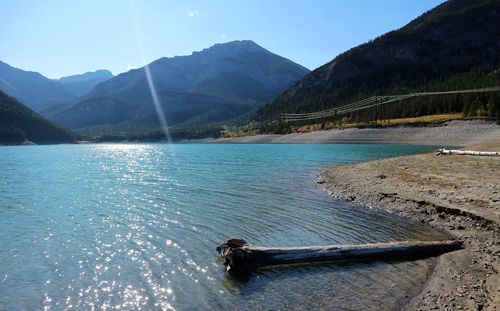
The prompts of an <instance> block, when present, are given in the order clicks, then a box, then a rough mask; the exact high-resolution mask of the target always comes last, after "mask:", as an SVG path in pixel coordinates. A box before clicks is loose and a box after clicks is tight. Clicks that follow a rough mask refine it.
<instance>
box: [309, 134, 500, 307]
mask: <svg viewBox="0 0 500 311" xmlns="http://www.w3.org/2000/svg"><path fill="white" fill-rule="evenodd" d="M453 126H454V125H453ZM488 135H489V134H486V133H483V134H482V136H481V139H479V140H482V138H484V137H486V136H488ZM496 137H497V138H498V137H500V135H497V136H496ZM429 139H431V140H432V139H433V138H432V137H429ZM468 139H469V138H468V137H466V138H465V139H464V140H463V141H464V142H465V141H466V140H468ZM457 142H459V141H458V140H453V141H451V142H450V143H449V145H459V144H457ZM465 149H467V150H479V151H500V139H499V140H493V141H488V142H483V143H480V144H476V145H472V146H468V147H467V148H465ZM316 183H317V185H318V186H319V187H321V188H323V189H324V190H325V191H327V192H328V193H329V194H330V195H332V196H334V197H337V198H340V199H345V200H347V201H351V202H354V203H356V204H362V205H366V206H369V207H373V208H379V209H383V210H386V211H389V212H393V213H397V214H399V215H402V216H405V217H410V218H412V219H415V220H417V221H420V222H423V223H428V224H429V225H432V226H435V227H437V228H440V229H443V230H445V231H447V232H448V233H449V234H451V235H452V236H453V237H455V238H456V239H459V240H461V241H462V242H463V244H464V246H465V248H464V249H462V250H460V251H456V252H452V253H447V254H444V255H442V256H440V257H439V258H438V260H437V265H436V268H435V270H434V272H433V274H432V276H431V277H430V278H429V280H428V282H427V283H426V284H425V286H424V288H423V290H422V291H421V293H420V294H418V295H417V296H416V297H414V298H412V299H411V300H410V301H409V303H408V304H407V305H406V306H405V307H404V309H405V310H500V287H499V286H500V274H499V272H500V260H499V256H500V233H499V223H500V157H480V156H460V155H452V156H436V154H435V153H431V154H422V155H415V156H406V157H397V158H391V159H384V160H379V161H373V162H367V163H361V164H354V165H344V166H337V167H333V168H331V169H328V170H326V171H323V172H321V173H320V174H319V175H318V179H317V181H316ZM353 206H354V205H353Z"/></svg>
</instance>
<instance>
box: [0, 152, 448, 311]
mask: <svg viewBox="0 0 500 311" xmlns="http://www.w3.org/2000/svg"><path fill="white" fill-rule="evenodd" d="M428 150H430V148H429V147H416V146H398V145H236V144H227V145H220V144H218V145H215V144H179V145H166V144H101V145H59V146H18V147H1V148H0V166H1V167H0V168H1V169H0V262H1V264H0V310H21V309H26V310H41V309H44V308H45V309H53V310H64V309H77V310H91V309H93V308H95V309H119V310H139V309H143V310H151V309H176V310H192V309H203V310H219V309H229V310H233V309H248V310H260V309H263V310H268V309H271V310H275V309H297V310H303V309H336V310H342V309H353V310H375V309H393V308H395V307H397V304H398V301H400V299H402V298H403V297H404V296H405V295H409V293H410V292H411V291H412V289H415V288H417V287H418V286H419V284H421V282H423V281H424V280H425V275H426V273H428V272H429V269H430V266H431V263H432V261H430V260H418V261H411V262H375V263H344V264H322V265H314V266H301V267H293V268H290V267H288V268H283V267H282V268H275V269H265V270H260V271H258V272H257V273H255V274H254V275H253V276H252V277H251V278H250V279H248V280H236V279H233V278H231V277H230V276H228V275H227V274H225V273H224V269H223V266H221V261H220V260H218V257H217V253H216V251H215V247H216V246H217V245H218V244H219V243H220V242H222V241H224V240H225V239H227V238H228V237H239V238H244V239H246V240H247V241H249V242H251V243H254V244H259V245H267V246H298V245H325V244H335V243H367V242H382V241H395V240H407V239H410V240H411V239H435V238H443V235H442V234H440V233H438V232H436V231H433V230H432V229H430V228H429V227H426V226H424V225H421V224H417V223H413V222H409V221H407V220H404V219H401V218H397V217H395V216H392V215H388V214H385V213H380V212H376V211H373V210H370V209H368V208H364V207H355V208H353V206H352V205H350V204H348V203H346V202H342V201H337V200H335V199H332V198H330V197H328V196H327V195H326V194H325V193H323V192H322V191H320V190H318V189H316V188H315V187H314V184H313V181H314V179H315V174H316V173H317V172H318V171H319V170H320V169H322V168H326V167H328V166H331V165H336V164H341V163H348V162H356V161H366V160H371V159H376V158H381V157H388V156H395V155H402V154H410V153H417V152H423V151H428ZM360 178H363V172H360Z"/></svg>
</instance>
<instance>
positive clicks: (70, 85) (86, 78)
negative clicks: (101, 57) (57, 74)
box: [57, 70, 114, 97]
mask: <svg viewBox="0 0 500 311" xmlns="http://www.w3.org/2000/svg"><path fill="white" fill-rule="evenodd" d="M113 77H114V76H113V74H112V73H111V72H110V71H109V70H96V71H92V72H90V71H89V72H86V73H83V74H78V75H73V76H67V77H62V78H60V79H58V80H57V81H59V82H60V83H61V84H62V85H64V86H65V87H66V88H67V89H68V90H69V91H70V92H71V93H73V94H75V95H76V96H78V97H80V96H83V95H85V94H87V93H88V92H90V90H92V89H93V88H94V86H96V85H97V84H99V83H101V82H104V81H106V80H109V79H111V78H113Z"/></svg>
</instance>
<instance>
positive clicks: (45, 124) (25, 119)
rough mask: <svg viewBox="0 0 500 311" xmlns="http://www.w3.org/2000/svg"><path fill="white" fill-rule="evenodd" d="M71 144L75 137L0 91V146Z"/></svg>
mask: <svg viewBox="0 0 500 311" xmlns="http://www.w3.org/2000/svg"><path fill="white" fill-rule="evenodd" d="M25 140H29V141H32V142H35V143H38V144H47V143H71V142H75V135H74V134H72V133H70V132H68V131H66V130H64V129H62V128H60V127H59V126H57V125H54V124H53V123H52V122H50V121H48V120H47V119H45V118H44V117H42V116H41V115H39V114H37V113H36V112H34V111H33V110H31V109H29V108H28V107H26V106H24V105H23V104H21V103H20V102H18V101H17V100H16V99H15V98H13V97H10V96H8V95H6V94H5V93H3V92H1V91H0V144H17V143H22V142H24V141H25Z"/></svg>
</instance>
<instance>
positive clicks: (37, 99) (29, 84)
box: [0, 61, 76, 111]
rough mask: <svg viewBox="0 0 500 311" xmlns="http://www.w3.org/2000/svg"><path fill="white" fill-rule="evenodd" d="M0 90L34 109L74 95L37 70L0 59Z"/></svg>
mask: <svg viewBox="0 0 500 311" xmlns="http://www.w3.org/2000/svg"><path fill="white" fill-rule="evenodd" d="M0 91H3V92H5V93H7V94H9V95H10V96H14V97H16V98H18V99H19V100H20V101H22V102H23V103H25V104H26V105H27V106H28V107H30V108H31V109H33V110H35V111H40V110H42V109H44V108H47V107H49V106H51V105H55V104H59V103H64V102H68V101H70V100H73V99H74V98H75V97H76V96H75V95H73V94H72V93H71V92H70V91H68V90H67V89H66V88H65V87H64V86H63V85H61V84H60V83H59V82H57V81H53V80H50V79H48V78H46V77H44V76H42V75H41V74H39V73H37V72H31V71H24V70H21V69H17V68H14V67H12V66H10V65H7V64H6V63H3V62H1V61H0Z"/></svg>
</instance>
